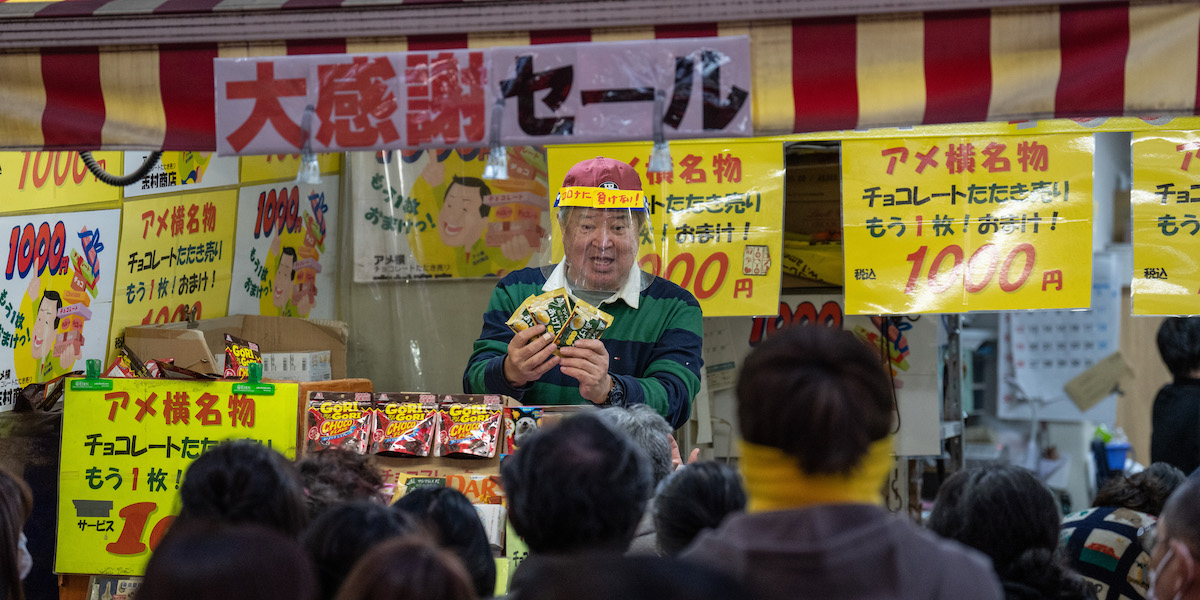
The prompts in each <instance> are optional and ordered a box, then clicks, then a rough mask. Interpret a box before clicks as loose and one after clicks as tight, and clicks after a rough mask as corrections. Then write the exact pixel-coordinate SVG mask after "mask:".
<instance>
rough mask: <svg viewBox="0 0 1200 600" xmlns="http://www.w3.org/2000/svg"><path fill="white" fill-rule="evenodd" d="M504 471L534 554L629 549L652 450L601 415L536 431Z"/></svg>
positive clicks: (516, 525) (511, 515) (511, 505)
mask: <svg viewBox="0 0 1200 600" xmlns="http://www.w3.org/2000/svg"><path fill="white" fill-rule="evenodd" d="M500 477H501V479H502V481H503V485H504V492H505V495H506V497H507V499H508V519H509V522H510V523H511V524H512V526H513V530H514V531H516V533H517V535H519V536H521V539H523V540H525V543H526V544H527V545H528V546H529V553H530V556H545V555H560V556H562V555H572V554H580V553H587V552H609V553H616V554H620V553H623V552H625V550H626V549H627V548H628V547H629V542H630V541H631V540H632V539H633V534H634V530H635V529H636V527H637V524H638V520H639V519H640V518H641V516H642V511H643V509H644V508H645V506H646V499H647V498H649V496H650V490H651V489H652V488H651V487H650V468H649V465H648V464H647V462H646V457H645V455H644V454H643V453H642V452H641V450H640V449H638V447H637V446H636V445H635V444H634V443H633V442H631V441H630V440H629V438H627V437H626V436H625V435H623V434H621V433H619V432H617V431H615V430H614V429H612V428H611V427H609V426H608V425H606V424H605V423H604V422H603V421H602V420H601V419H600V418H598V417H597V416H596V415H594V414H580V415H576V416H572V417H568V418H565V419H563V420H562V422H561V423H559V424H557V425H555V426H554V427H549V428H546V429H543V430H540V431H538V432H537V433H535V434H533V435H531V436H530V437H529V440H528V441H527V442H525V443H524V444H523V445H522V446H521V447H520V448H519V449H518V450H517V451H516V452H515V453H513V454H512V455H511V456H509V457H508V458H506V459H504V462H502V463H500Z"/></svg>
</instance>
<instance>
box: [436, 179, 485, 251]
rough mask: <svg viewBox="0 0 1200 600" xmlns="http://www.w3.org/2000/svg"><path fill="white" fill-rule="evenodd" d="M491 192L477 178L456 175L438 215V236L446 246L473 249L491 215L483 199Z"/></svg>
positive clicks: (447, 189) (447, 188) (447, 187)
mask: <svg viewBox="0 0 1200 600" xmlns="http://www.w3.org/2000/svg"><path fill="white" fill-rule="evenodd" d="M491 193H492V192H491V190H490V189H488V186H487V184H485V183H484V182H483V180H481V179H478V178H475V177H457V176H456V177H454V179H452V180H451V181H450V185H448V186H446V195H445V196H444V197H443V199H442V210H441V212H440V213H438V219H439V220H440V221H441V223H439V224H438V236H439V237H440V238H441V240H442V243H443V244H445V245H447V246H457V247H460V248H470V247H471V245H472V244H474V243H475V242H476V241H477V240H478V239H479V236H480V235H481V234H482V233H483V230H484V229H486V228H487V219H488V214H489V213H490V212H491V207H489V206H488V205H486V204H484V203H483V197H484V196H487V195H490V194H491Z"/></svg>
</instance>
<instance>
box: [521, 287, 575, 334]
mask: <svg viewBox="0 0 1200 600" xmlns="http://www.w3.org/2000/svg"><path fill="white" fill-rule="evenodd" d="M570 319H571V298H570V296H568V295H567V290H566V289H565V288H558V289H557V290H553V291H549V292H546V293H544V294H536V295H533V296H530V297H528V298H526V299H525V301H524V302H522V303H521V306H519V307H517V310H516V311H515V312H513V314H512V316H511V317H509V319H508V321H506V323H507V324H508V326H509V328H510V329H512V330H513V332H514V333H519V332H521V331H523V330H525V329H527V328H529V327H533V326H535V325H545V326H546V331H547V332H549V333H550V335H554V334H555V332H556V331H558V330H559V329H562V327H563V326H564V325H566V324H567V321H569V320H570Z"/></svg>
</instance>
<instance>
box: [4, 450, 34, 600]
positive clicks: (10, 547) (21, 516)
mask: <svg viewBox="0 0 1200 600" xmlns="http://www.w3.org/2000/svg"><path fill="white" fill-rule="evenodd" d="M32 512H33V493H32V492H31V491H30V489H29V485H28V484H26V483H25V480H23V479H21V478H20V477H18V476H16V475H15V474H13V473H11V472H9V471H8V469H5V468H3V467H0V600H24V598H25V590H24V587H23V586H22V585H21V573H20V571H19V568H20V567H19V563H18V560H19V555H20V551H19V550H18V549H17V545H18V543H19V541H20V538H21V530H23V529H24V528H25V521H26V520H28V519H29V515H30V513H32Z"/></svg>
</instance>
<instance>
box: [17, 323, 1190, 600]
mask: <svg viewBox="0 0 1200 600" xmlns="http://www.w3.org/2000/svg"><path fill="white" fill-rule="evenodd" d="M737 398H738V419H739V424H740V426H741V432H742V437H743V441H742V442H741V448H740V460H739V463H738V467H737V468H736V469H735V468H734V467H731V466H729V465H726V464H723V463H716V462H704V461H694V460H693V461H689V462H688V463H687V464H685V461H684V460H683V459H682V458H681V457H680V456H679V453H678V448H677V447H675V446H674V445H673V444H672V443H671V442H670V439H671V428H670V426H669V425H668V424H667V422H666V421H665V420H664V418H663V417H662V416H661V415H660V414H658V413H657V412H656V411H654V410H652V409H649V408H644V407H636V406H635V407H626V408H620V407H617V408H606V409H602V410H596V411H587V412H584V413H581V414H579V415H577V416H572V417H570V418H566V419H563V420H562V421H561V422H560V423H558V424H556V425H554V426H553V427H547V428H545V429H543V430H542V431H540V432H538V433H536V434H534V435H532V436H530V437H529V438H527V439H526V441H525V442H524V443H523V444H522V446H521V447H520V449H518V450H517V451H516V452H515V453H514V454H512V455H510V456H508V457H507V458H505V459H504V460H503V462H502V463H501V466H500V474H501V479H502V482H503V488H504V492H505V496H506V502H507V505H508V518H509V520H510V523H511V525H512V528H513V530H514V531H515V532H516V533H517V534H518V535H519V536H520V537H521V538H522V539H523V540H524V542H525V544H526V545H527V546H528V548H529V555H528V556H527V557H526V558H525V559H524V560H523V561H522V562H521V563H520V566H519V567H518V568H517V570H516V572H515V573H514V574H513V575H512V578H511V585H510V586H509V587H508V590H507V596H509V597H511V598H514V599H515V600H530V599H532V600H542V599H560V598H561V599H571V600H587V599H589V598H617V597H620V598H654V599H655V600H662V599H672V598H681V599H682V598H688V599H695V598H739V599H741V598H760V599H762V600H776V599H783V598H846V599H853V598H947V599H961V598H979V599H992V598H996V599H999V598H1006V599H1009V600H1016V599H1021V600H1024V599H1058V600H1075V599H1085V598H1099V599H1100V600H1117V599H1121V598H1129V599H1137V598H1142V599H1145V598H1150V599H1160V600H1166V599H1181V600H1182V599H1187V598H1200V573H1197V570H1198V569H1197V563H1196V557H1197V556H1200V480H1189V479H1187V478H1186V477H1185V475H1184V473H1183V472H1181V471H1180V470H1179V469H1177V468H1175V467H1172V466H1170V465H1167V464H1165V463H1163V464H1159V463H1156V464H1152V465H1151V466H1150V467H1149V468H1148V469H1146V470H1145V471H1143V472H1141V473H1137V474H1133V475H1129V476H1120V477H1116V478H1113V479H1111V480H1109V481H1108V483H1107V484H1106V485H1105V487H1104V488H1103V489H1101V490H1100V491H1099V493H1098V494H1097V496H1096V502H1095V506H1094V507H1093V508H1091V509H1088V510H1086V511H1081V512H1078V513H1072V514H1069V515H1066V516H1065V517H1063V516H1062V515H1060V512H1059V508H1058V506H1057V503H1056V501H1055V499H1054V497H1053V495H1052V494H1051V492H1050V490H1049V489H1048V488H1047V487H1046V486H1045V485H1044V484H1043V483H1042V482H1041V481H1039V480H1038V479H1037V477H1036V476H1034V475H1033V474H1032V473H1031V472H1029V471H1027V470H1024V469H1022V468H1019V467H1015V466H1010V465H1002V464H995V465H988V466H985V467H979V468H971V469H965V470H962V471H959V472H957V473H955V474H954V475H953V476H951V477H950V478H948V479H947V480H946V481H945V482H943V484H942V485H941V486H940V490H939V492H938V494H937V498H936V501H935V503H934V507H933V511H932V514H931V515H930V518H929V522H928V526H927V527H921V526H918V525H916V524H914V523H912V522H911V521H910V520H908V519H906V518H904V517H899V516H895V515H892V514H891V513H889V512H888V510H887V509H886V508H885V507H884V506H883V502H882V494H881V488H882V486H883V484H884V481H885V479H886V475H887V472H888V470H889V468H890V465H891V460H892V459H891V455H892V433H893V431H892V427H893V411H894V405H893V397H892V389H891V382H890V379H889V378H888V376H887V373H886V371H885V370H884V367H883V365H882V363H881V361H880V358H879V355H878V353H877V351H876V350H875V349H873V348H871V347H869V346H866V345H864V344H863V343H861V342H860V341H859V340H858V339H857V338H855V337H854V336H853V335H852V334H850V333H846V332H841V331H836V330H833V329H829V328H823V327H794V328H789V329H785V330H783V331H781V332H779V333H777V334H775V335H773V336H772V337H770V338H769V339H767V340H766V341H765V342H764V343H762V344H761V345H760V346H758V347H757V348H756V349H755V350H754V351H753V352H752V353H751V355H750V356H749V357H748V358H747V359H746V361H745V364H744V366H743V368H742V371H741V374H740V378H739V382H738V385H737ZM693 459H694V457H693ZM382 489H383V479H382V477H381V476H380V474H379V472H378V470H377V468H376V467H375V466H374V464H373V463H372V459H370V458H369V457H364V456H360V455H357V454H354V453H351V452H349V451H342V450H338V449H330V450H326V451H323V452H318V453H313V454H309V455H307V456H305V457H303V458H301V459H300V460H298V461H296V462H294V463H293V462H290V461H288V460H286V459H285V458H284V457H283V456H282V455H280V454H279V453H277V452H275V451H274V450H271V449H269V448H267V447H265V446H263V445H261V444H258V443H255V442H252V441H245V440H243V441H230V442H226V443H223V444H220V445H219V446H217V447H215V448H213V449H211V450H209V451H208V452H206V453H204V454H203V455H201V456H200V457H199V458H198V459H197V460H196V461H195V462H194V463H193V464H192V465H191V467H190V468H189V469H188V471H187V472H186V474H185V477H184V479H183V482H182V485H181V488H180V497H181V510H180V513H179V516H178V517H177V518H176V520H175V521H174V523H173V524H172V526H171V527H170V529H169V530H168V532H167V533H166V535H164V536H163V538H162V539H161V541H160V542H159V544H158V546H157V548H156V549H155V550H154V553H153V555H152V556H151V558H150V560H149V563H148V565H147V567H146V573H145V579H144V581H143V583H142V585H141V587H140V589H139V590H138V592H137V596H138V598H139V600H193V599H194V600H201V599H202V598H203V599H207V598H214V597H219V598H227V599H230V600H257V599H264V598H287V599H289V600H367V599H368V598H402V599H407V598H413V599H417V598H423V599H431V600H470V599H475V598H488V597H491V596H493V595H494V594H495V590H496V579H497V571H496V565H495V562H494V560H493V556H492V550H491V548H490V546H489V544H488V541H487V536H486V533H485V530H484V527H483V523H482V522H481V521H480V519H479V518H478V516H477V513H476V511H475V509H474V507H473V506H472V505H471V504H470V502H469V501H468V500H467V498H466V497H465V496H463V495H462V494H461V493H460V492H458V491H457V490H455V489H453V488H420V489H417V490H413V491H410V492H408V493H407V494H405V495H404V496H402V497H401V498H400V499H399V500H398V501H397V502H395V503H393V504H390V505H389V504H388V501H387V500H388V499H386V498H384V497H383V496H382V495H381V490H382ZM31 506H32V502H31V496H30V493H29V489H28V487H27V486H25V485H24V483H23V482H22V481H21V479H20V478H19V477H15V476H13V475H12V474H10V473H8V472H6V471H0V558H2V559H3V561H2V562H0V600H23V594H22V590H21V585H20V579H21V577H22V573H23V572H25V571H27V569H28V563H27V561H25V560H23V557H24V556H26V555H25V554H24V553H23V552H22V550H21V548H22V547H23V546H22V543H21V538H22V533H21V530H22V526H23V523H24V521H25V519H26V518H27V516H28V514H29V512H30V509H31Z"/></svg>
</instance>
